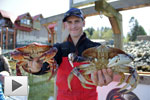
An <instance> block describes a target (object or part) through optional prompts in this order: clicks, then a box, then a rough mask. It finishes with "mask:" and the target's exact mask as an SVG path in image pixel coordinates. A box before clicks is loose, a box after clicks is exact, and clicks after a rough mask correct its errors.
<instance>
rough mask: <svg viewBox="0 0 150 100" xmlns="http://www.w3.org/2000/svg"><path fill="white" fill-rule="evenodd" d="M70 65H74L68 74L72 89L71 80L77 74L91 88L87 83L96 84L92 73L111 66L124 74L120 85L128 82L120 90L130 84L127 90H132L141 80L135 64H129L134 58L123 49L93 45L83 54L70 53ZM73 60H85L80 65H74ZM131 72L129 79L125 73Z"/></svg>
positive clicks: (82, 82) (83, 84) (82, 83)
mask: <svg viewBox="0 0 150 100" xmlns="http://www.w3.org/2000/svg"><path fill="white" fill-rule="evenodd" d="M68 60H69V62H70V65H71V66H72V67H73V69H72V71H71V72H70V74H69V76H68V80H67V81H68V88H69V89H70V90H71V85H70V82H71V80H72V78H73V76H74V75H75V76H76V77H77V78H78V79H79V80H80V82H81V85H82V86H83V87H84V88H87V89H91V87H87V86H86V85H85V84H89V85H96V84H94V83H93V82H92V80H91V78H90V75H92V74H91V73H93V72H94V71H97V70H101V69H106V68H111V69H112V71H113V72H114V73H118V74H120V75H121V76H122V78H121V79H120V82H119V83H118V84H117V85H118V86H119V85H121V84H123V83H124V82H126V84H125V85H124V86H123V87H122V88H121V89H120V90H119V91H122V90H124V89H126V88H128V87H129V86H130V89H129V90H128V91H126V92H130V91H132V90H133V89H134V88H136V86H137V84H138V82H139V75H138V73H137V71H136V68H135V67H134V66H129V65H128V64H129V63H130V62H133V61H134V58H133V57H132V56H131V55H129V54H127V53H125V52H124V51H123V50H120V49H117V48H113V47H108V46H105V45H100V46H97V47H92V48H89V49H86V50H85V51H83V53H82V56H77V55H76V54H74V53H70V54H69V55H68ZM73 62H84V63H85V64H82V65H80V66H76V67H74V65H73ZM124 73H129V76H128V77H127V79H125V74H124Z"/></svg>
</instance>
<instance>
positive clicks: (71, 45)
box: [28, 8, 113, 100]
mask: <svg viewBox="0 0 150 100" xmlns="http://www.w3.org/2000/svg"><path fill="white" fill-rule="evenodd" d="M63 23H64V25H65V28H66V29H67V30H68V31H69V36H68V38H67V40H66V41H65V42H63V43H60V44H59V43H57V44H55V45H54V46H55V47H56V48H57V49H58V52H57V54H56V56H55V60H56V61H57V63H58V65H59V68H58V72H57V80H56V85H57V87H58V92H57V93H58V94H57V100H96V99H97V92H96V86H90V87H92V89H85V88H83V87H82V86H81V83H80V81H79V80H78V79H77V78H76V77H74V78H73V79H72V81H71V87H72V91H70V90H69V88H68V84H67V77H68V75H69V73H70V72H71V70H72V67H71V65H70V63H69V61H68V54H69V53H75V54H76V55H78V56H81V54H82V52H83V51H84V50H85V49H88V48H91V47H94V46H98V45H100V44H98V43H95V42H92V41H90V40H89V39H88V38H87V37H86V34H85V33H84V32H83V27H84V26H85V21H84V17H83V14H82V12H81V10H80V9H77V8H71V9H70V10H69V11H67V12H66V13H65V15H64V18H63ZM81 64H82V63H77V62H76V63H74V66H79V65H81ZM28 65H29V66H30V67H34V69H35V67H36V71H39V72H37V73H34V74H36V75H40V74H43V73H46V70H48V68H47V66H48V64H47V63H44V64H43V65H42V64H41V63H39V62H38V58H35V59H34V60H33V61H32V62H29V64H28ZM41 66H42V67H41ZM112 78H113V73H112V71H111V70H110V69H102V70H99V71H96V72H94V73H93V77H92V81H93V82H94V83H95V84H97V85H99V86H104V85H107V84H109V83H110V82H111V81H112Z"/></svg>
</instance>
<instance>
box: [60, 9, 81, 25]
mask: <svg viewBox="0 0 150 100" xmlns="http://www.w3.org/2000/svg"><path fill="white" fill-rule="evenodd" d="M70 16H77V17H79V18H81V19H82V20H84V17H83V13H82V11H81V10H80V9H78V8H71V9H70V10H68V11H67V12H66V13H65V14H64V18H63V22H66V20H67V18H68V17H70Z"/></svg>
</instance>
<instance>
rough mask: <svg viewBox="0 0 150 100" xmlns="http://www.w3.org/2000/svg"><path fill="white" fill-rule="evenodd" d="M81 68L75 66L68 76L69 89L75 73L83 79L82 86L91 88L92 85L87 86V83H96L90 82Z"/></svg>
mask: <svg viewBox="0 0 150 100" xmlns="http://www.w3.org/2000/svg"><path fill="white" fill-rule="evenodd" d="M79 70H80V69H79V68H77V67H75V68H74V69H73V70H72V71H71V73H70V74H69V76H68V87H69V89H70V90H71V86H70V82H71V80H72V78H73V75H75V76H76V77H77V78H78V79H79V80H80V81H81V84H82V86H83V87H84V88H87V89H91V88H90V87H87V86H85V84H89V85H95V84H94V83H92V82H88V81H87V80H86V79H85V78H84V77H83V76H82V74H81V73H80V72H79Z"/></svg>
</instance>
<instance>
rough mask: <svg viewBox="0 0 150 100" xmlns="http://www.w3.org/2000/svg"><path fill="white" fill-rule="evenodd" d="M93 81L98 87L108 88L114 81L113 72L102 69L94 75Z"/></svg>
mask: <svg viewBox="0 0 150 100" xmlns="http://www.w3.org/2000/svg"><path fill="white" fill-rule="evenodd" d="M91 78H92V81H93V82H94V83H95V84H96V85H98V86H106V85H108V84H109V83H110V82H112V81H113V72H112V70H111V69H102V70H98V71H95V72H94V73H93V74H92V77H91Z"/></svg>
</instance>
